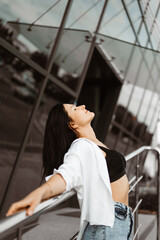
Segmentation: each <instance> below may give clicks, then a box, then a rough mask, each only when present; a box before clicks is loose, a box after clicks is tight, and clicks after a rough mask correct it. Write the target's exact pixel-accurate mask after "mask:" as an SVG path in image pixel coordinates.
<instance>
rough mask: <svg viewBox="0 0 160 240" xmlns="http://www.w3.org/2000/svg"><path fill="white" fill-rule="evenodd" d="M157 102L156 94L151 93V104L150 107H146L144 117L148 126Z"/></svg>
mask: <svg viewBox="0 0 160 240" xmlns="http://www.w3.org/2000/svg"><path fill="white" fill-rule="evenodd" d="M157 103H158V94H156V93H155V94H153V96H152V99H151V104H150V108H149V109H148V112H147V114H146V117H145V123H146V124H147V125H148V126H150V124H151V122H152V118H153V116H154V114H155V112H156V106H157Z"/></svg>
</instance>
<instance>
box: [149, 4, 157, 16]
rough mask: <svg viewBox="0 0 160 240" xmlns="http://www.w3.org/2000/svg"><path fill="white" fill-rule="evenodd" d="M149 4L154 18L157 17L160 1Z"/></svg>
mask: <svg viewBox="0 0 160 240" xmlns="http://www.w3.org/2000/svg"><path fill="white" fill-rule="evenodd" d="M149 3H150V4H149V10H150V12H151V14H152V15H153V16H155V15H156V12H157V9H158V5H159V1H157V0H152V1H150V2H149Z"/></svg>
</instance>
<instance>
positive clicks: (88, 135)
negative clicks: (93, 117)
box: [78, 125, 97, 142]
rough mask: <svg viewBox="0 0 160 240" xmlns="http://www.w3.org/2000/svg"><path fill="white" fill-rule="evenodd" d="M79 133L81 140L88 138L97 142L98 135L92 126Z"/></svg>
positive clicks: (82, 129)
mask: <svg viewBox="0 0 160 240" xmlns="http://www.w3.org/2000/svg"><path fill="white" fill-rule="evenodd" d="M78 132H79V138H87V139H89V140H91V141H93V142H95V141H97V138H96V134H95V132H94V130H93V128H92V127H91V125H89V126H85V127H83V128H81V129H79V130H78Z"/></svg>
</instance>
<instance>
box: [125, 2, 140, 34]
mask: <svg viewBox="0 0 160 240" xmlns="http://www.w3.org/2000/svg"><path fill="white" fill-rule="evenodd" d="M125 2H126V1H125ZM126 7H127V10H128V13H129V15H130V17H131V20H132V24H133V26H134V28H135V31H136V33H138V30H139V26H140V23H141V21H142V16H141V12H140V10H139V6H138V3H137V1H135V0H134V1H131V2H130V4H126Z"/></svg>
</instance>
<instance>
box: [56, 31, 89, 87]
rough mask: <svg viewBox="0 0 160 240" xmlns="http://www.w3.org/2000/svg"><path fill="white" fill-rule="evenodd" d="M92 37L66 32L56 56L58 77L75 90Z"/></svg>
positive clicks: (84, 33)
mask: <svg viewBox="0 0 160 240" xmlns="http://www.w3.org/2000/svg"><path fill="white" fill-rule="evenodd" d="M90 37H91V36H90V34H88V32H84V31H83V32H82V31H75V30H65V31H64V33H63V37H62V40H61V42H60V45H59V48H58V51H57V54H56V58H55V63H56V66H57V68H58V70H57V73H56V77H57V78H58V79H59V80H61V81H62V82H63V83H65V84H66V85H68V86H69V87H70V88H72V89H74V90H75V89H76V87H77V84H78V80H79V77H80V75H81V72H82V70H83V67H84V65H85V61H86V58H87V56H88V52H89V49H90V45H91V41H90V39H91V38H90ZM53 74H54V73H53Z"/></svg>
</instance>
